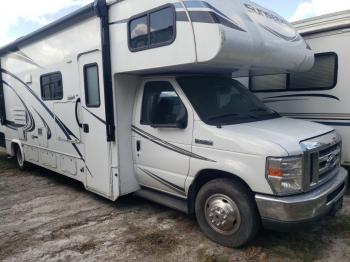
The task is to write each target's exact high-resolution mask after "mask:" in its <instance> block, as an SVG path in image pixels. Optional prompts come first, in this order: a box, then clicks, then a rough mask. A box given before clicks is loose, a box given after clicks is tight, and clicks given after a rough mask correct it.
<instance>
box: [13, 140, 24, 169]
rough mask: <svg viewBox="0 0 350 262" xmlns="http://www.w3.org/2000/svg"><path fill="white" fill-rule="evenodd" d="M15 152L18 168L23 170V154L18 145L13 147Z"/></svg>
mask: <svg viewBox="0 0 350 262" xmlns="http://www.w3.org/2000/svg"><path fill="white" fill-rule="evenodd" d="M15 154H16V160H17V166H18V168H19V169H20V170H24V169H25V167H26V165H25V161H24V156H23V154H22V151H21V149H20V147H19V146H18V145H16V147H15Z"/></svg>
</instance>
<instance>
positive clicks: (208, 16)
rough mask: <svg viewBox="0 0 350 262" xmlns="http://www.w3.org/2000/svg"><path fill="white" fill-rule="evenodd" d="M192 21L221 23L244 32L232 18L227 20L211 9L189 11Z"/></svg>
mask: <svg viewBox="0 0 350 262" xmlns="http://www.w3.org/2000/svg"><path fill="white" fill-rule="evenodd" d="M189 14H190V17H191V20H192V22H195V23H196V22H197V23H207V24H221V25H224V26H227V27H229V28H231V29H235V30H238V31H242V32H246V31H245V30H244V29H243V28H241V27H239V26H238V25H236V24H235V23H234V22H233V21H232V20H228V19H226V18H224V17H222V16H220V15H218V14H217V13H215V12H213V11H189Z"/></svg>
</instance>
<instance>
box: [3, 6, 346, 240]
mask: <svg viewBox="0 0 350 262" xmlns="http://www.w3.org/2000/svg"><path fill="white" fill-rule="evenodd" d="M0 53H1V74H0V75H1V82H0V83H1V85H0V98H1V142H2V143H1V144H2V146H3V147H5V148H6V151H7V152H8V154H10V155H14V156H16V158H17V161H18V164H19V166H20V167H24V165H25V163H26V162H30V163H33V164H36V165H39V166H43V167H45V168H47V169H50V170H53V171H55V172H57V173H60V174H63V175H66V176H68V177H71V178H73V179H76V180H79V181H81V182H82V183H83V184H84V185H85V187H86V189H87V190H90V191H92V192H95V193H96V194H99V195H101V196H104V197H106V198H108V199H111V200H117V199H118V198H119V197H120V196H122V195H126V194H130V193H136V194H137V195H139V196H141V197H144V198H147V199H150V200H153V201H156V202H158V203H161V204H164V205H167V206H169V207H172V208H175V209H178V210H181V211H184V212H186V213H189V214H192V213H193V214H195V215H196V217H197V220H198V223H199V225H200V227H201V229H202V231H203V232H204V233H205V234H206V235H207V236H208V237H209V238H210V239H212V240H213V241H216V242H218V243H220V244H222V245H225V246H230V247H239V246H242V245H244V244H246V243H247V242H248V241H249V240H251V239H252V238H253V237H254V235H255V234H256V232H257V230H258V228H259V225H260V224H261V222H263V224H264V225H265V226H270V227H271V226H273V227H274V228H275V225H280V226H290V225H294V224H299V223H304V222H307V221H311V220H314V219H316V218H319V217H321V216H324V215H326V214H328V213H329V212H331V211H336V210H338V209H339V208H340V207H341V204H342V197H343V195H344V191H345V188H346V184H347V172H346V171H345V170H344V169H343V168H341V167H340V162H339V156H340V153H341V139H340V137H339V136H338V135H337V133H336V132H335V131H334V129H333V128H330V127H327V126H323V125H320V124H316V123H311V122H304V121H301V120H292V119H288V118H285V117H281V116H280V115H279V114H277V113H276V112H274V111H272V110H271V109H269V108H268V107H266V106H265V105H264V104H262V103H261V102H260V101H259V100H258V99H257V98H256V97H255V96H254V95H253V94H252V93H251V92H250V91H248V90H247V89H246V88H244V86H243V85H242V84H240V83H239V82H238V81H236V80H232V73H234V74H237V75H248V74H249V73H250V74H254V73H257V72H260V71H264V70H267V71H268V70H276V69H278V70H281V71H283V72H289V71H295V70H299V71H305V70H308V69H310V68H311V67H312V65H313V60H314V59H313V58H314V54H313V52H312V51H311V50H310V49H309V48H308V46H307V45H306V43H305V42H304V40H303V39H302V38H301V37H300V35H299V34H297V33H296V31H295V30H294V29H293V28H292V27H291V26H290V24H288V22H286V21H285V20H284V19H283V18H281V17H280V16H278V15H277V14H275V13H273V12H271V11H268V10H266V9H264V8H262V7H260V6H257V5H256V4H254V3H253V2H250V1H231V0H220V1H216V0H208V1H178V0H176V1H169V0H154V1H142V3H140V1H139V0H124V1H110V2H108V3H106V2H105V1H104V0H97V1H95V3H93V4H91V5H88V6H87V7H85V8H83V9H81V10H79V11H77V12H76V13H74V14H72V15H70V16H68V17H65V18H63V19H61V20H59V21H57V22H55V23H53V24H51V25H49V26H47V27H45V28H43V29H41V30H39V31H38V32H35V33H33V34H31V35H29V36H27V37H23V38H20V39H19V40H17V41H16V42H14V43H12V44H10V45H8V46H6V47H4V48H3V49H1V51H0Z"/></svg>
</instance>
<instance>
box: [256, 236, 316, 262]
mask: <svg viewBox="0 0 350 262" xmlns="http://www.w3.org/2000/svg"><path fill="white" fill-rule="evenodd" d="M266 233H267V234H266V235H262V236H261V239H260V240H259V242H260V243H259V244H258V245H257V246H259V247H261V248H262V249H263V250H264V251H265V252H266V253H267V254H269V255H271V256H275V257H276V256H277V257H280V258H288V259H290V260H293V261H303V262H309V261H314V260H316V259H317V258H318V257H319V252H320V251H321V248H320V246H321V244H322V242H321V241H320V240H319V239H316V238H317V236H316V237H311V236H309V235H306V234H301V233H296V232H295V233H285V234H284V233H276V232H266Z"/></svg>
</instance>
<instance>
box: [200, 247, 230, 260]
mask: <svg viewBox="0 0 350 262" xmlns="http://www.w3.org/2000/svg"><path fill="white" fill-rule="evenodd" d="M197 261H198V262H228V261H229V256H228V255H226V254H208V253H206V251H205V249H203V248H201V249H198V251H197Z"/></svg>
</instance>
